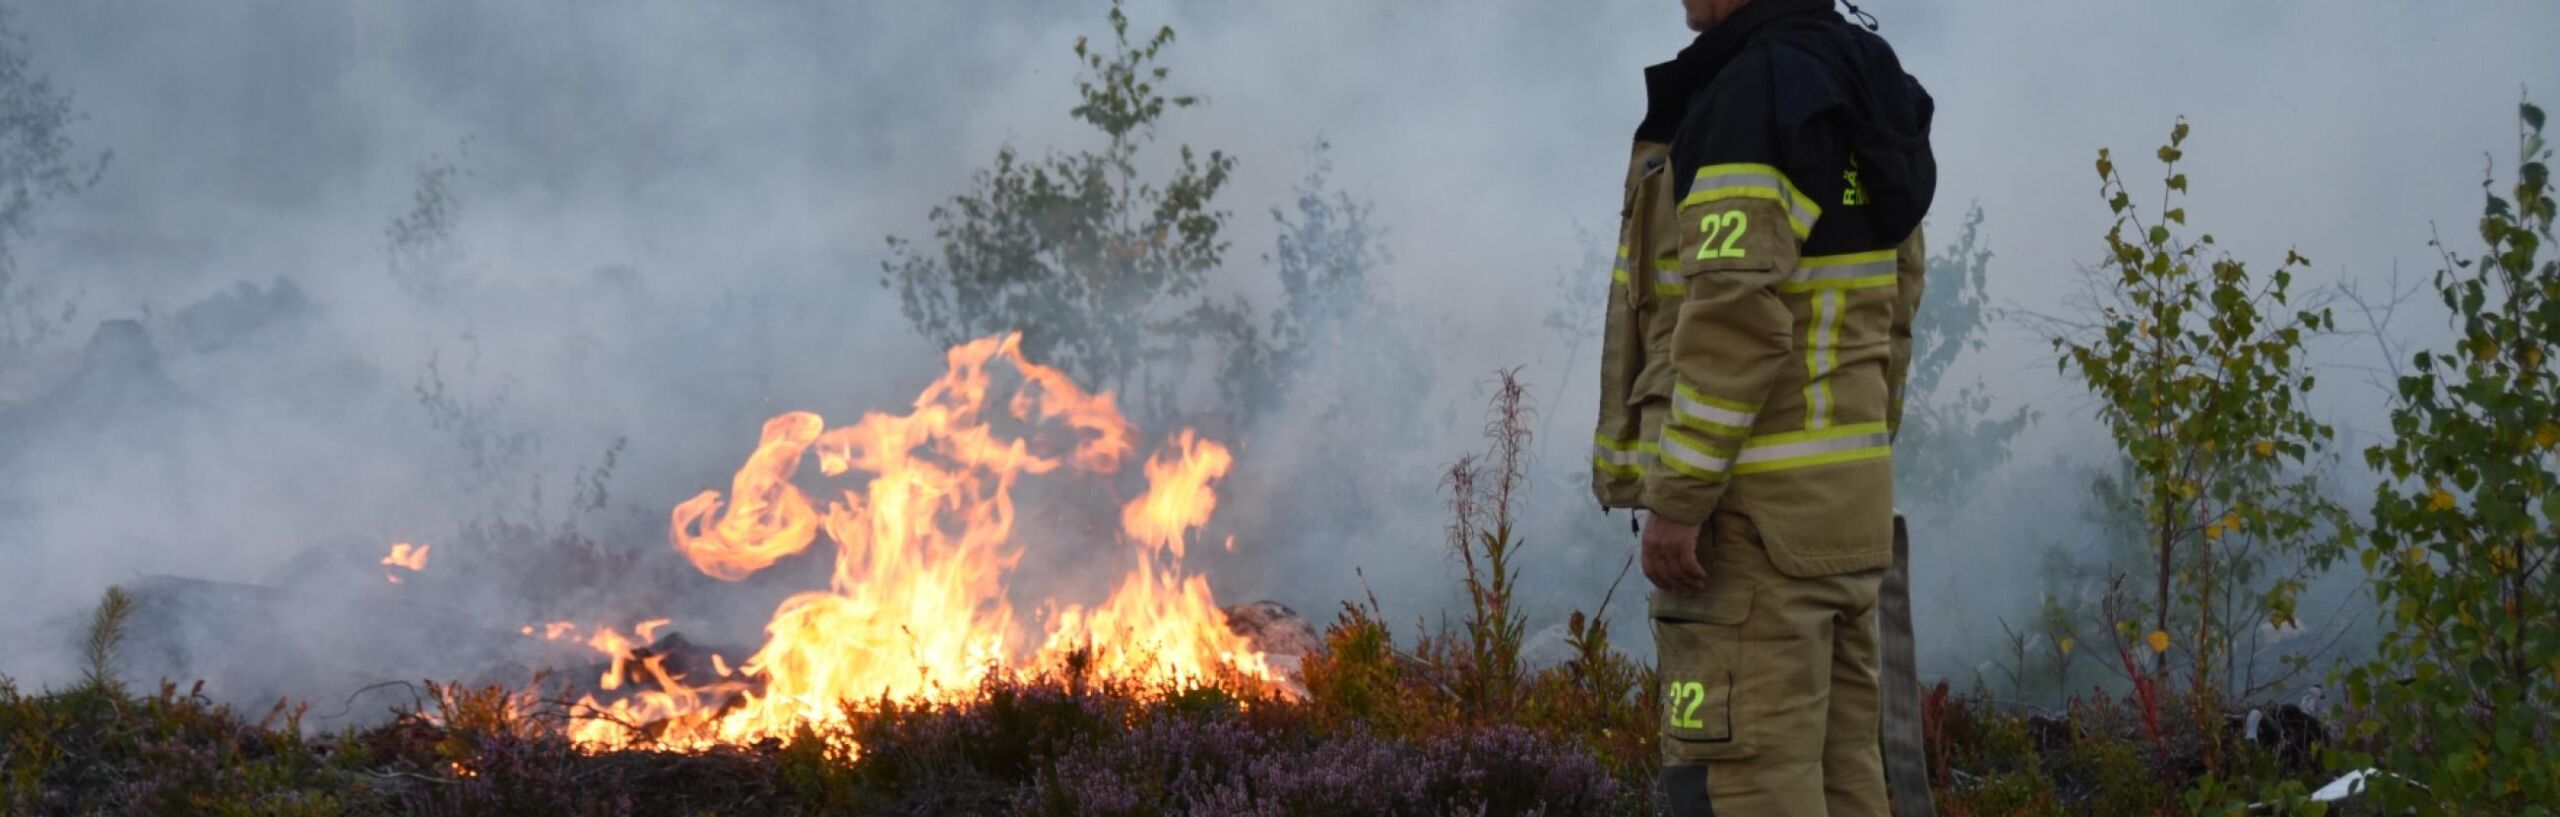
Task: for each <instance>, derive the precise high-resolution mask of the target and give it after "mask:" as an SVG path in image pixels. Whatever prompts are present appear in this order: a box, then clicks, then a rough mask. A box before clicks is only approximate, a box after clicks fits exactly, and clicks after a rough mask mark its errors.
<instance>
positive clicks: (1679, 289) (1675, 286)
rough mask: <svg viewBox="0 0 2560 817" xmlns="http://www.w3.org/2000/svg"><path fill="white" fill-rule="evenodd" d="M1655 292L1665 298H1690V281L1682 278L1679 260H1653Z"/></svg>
mask: <svg viewBox="0 0 2560 817" xmlns="http://www.w3.org/2000/svg"><path fill="white" fill-rule="evenodd" d="M1653 291H1654V294H1657V295H1661V296H1663V297H1665V298H1685V297H1688V295H1689V280H1688V279H1686V278H1682V277H1680V260H1679V259H1678V258H1656V259H1653Z"/></svg>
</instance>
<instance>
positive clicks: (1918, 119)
mask: <svg viewBox="0 0 2560 817" xmlns="http://www.w3.org/2000/svg"><path fill="white" fill-rule="evenodd" d="M1763 2H1765V0H1763ZM1754 5H1757V3H1754ZM1746 8H1747V7H1746ZM1822 16H1824V17H1829V18H1831V20H1830V22H1829V23H1823V22H1817V21H1807V22H1805V23H1796V22H1794V21H1792V20H1791V21H1789V23H1788V24H1787V25H1784V26H1783V27H1773V28H1772V29H1771V30H1770V32H1769V33H1770V35H1771V36H1772V37H1773V38H1784V39H1785V40H1786V41H1787V43H1788V44H1791V45H1800V46H1801V47H1802V50H1803V51H1804V52H1805V53H1807V54H1808V55H1810V56H1812V57H1814V58H1815V59H1818V60H1821V61H1822V62H1823V63H1824V64H1825V65H1827V66H1828V67H1829V68H1830V69H1831V70H1830V71H1829V72H1828V73H1829V74H1830V80H1831V81H1830V82H1828V83H1822V84H1825V85H1828V86H1830V87H1827V88H1814V87H1810V86H1811V85H1813V84H1812V83H1806V84H1805V85H1806V86H1807V87H1806V88H1805V91H1806V92H1808V93H1810V94H1818V96H1817V97H1816V98H1810V99H1799V100H1794V102H1796V103H1797V104H1796V105H1789V104H1787V103H1786V102H1781V104H1780V108H1781V110H1785V109H1787V108H1790V107H1794V108H1795V109H1796V111H1798V112H1800V115H1799V117H1797V118H1796V121H1795V122H1791V123H1788V124H1791V125H1800V124H1802V123H1804V122H1809V121H1812V120H1813V119H1815V118H1821V119H1827V120H1828V122H1827V123H1826V124H1828V125H1829V126H1830V127H1832V128H1833V129H1834V130H1833V132H1835V133H1838V134H1840V135H1842V136H1843V137H1845V138H1846V139H1847V140H1848V141H1849V147H1850V151H1851V153H1852V155H1855V156H1856V157H1857V161H1858V167H1859V178H1860V179H1861V180H1863V181H1864V182H1865V184H1866V188H1867V194H1868V195H1869V197H1870V201H1869V204H1870V205H1871V206H1872V207H1874V208H1875V211H1874V216H1875V218H1876V221H1877V225H1878V226H1879V227H1881V228H1883V229H1885V230H1887V231H1889V232H1890V233H1891V234H1893V235H1903V234H1907V233H1909V232H1910V231H1911V230H1912V228H1915V227H1918V226H1920V218H1921V217H1922V216H1924V215H1926V214H1927V213H1928V212H1929V203H1930V200H1931V199H1932V198H1934V197H1935V196H1936V195H1937V191H1938V160H1937V157H1936V155H1935V154H1933V153H1931V152H1930V150H1929V120H1930V118H1931V117H1932V116H1934V115H1935V114H1936V112H1937V103H1936V102H1935V101H1934V100H1931V99H1930V98H1929V92H1928V90H1927V89H1924V88H1922V87H1920V81H1919V80H1917V79H1913V78H1912V76H1911V75H1910V74H1908V73H1905V72H1904V71H1903V70H1902V60H1900V59H1899V58H1896V57H1895V56H1894V54H1893V48H1892V47H1891V46H1888V45H1886V44H1885V41H1884V38H1882V37H1878V36H1876V35H1875V34H1874V33H1873V32H1869V31H1867V30H1865V29H1862V28H1858V27H1856V26H1854V25H1850V24H1849V23H1848V22H1847V21H1845V20H1840V19H1839V18H1838V16H1837V15H1822ZM1799 106H1800V107H1799Z"/></svg>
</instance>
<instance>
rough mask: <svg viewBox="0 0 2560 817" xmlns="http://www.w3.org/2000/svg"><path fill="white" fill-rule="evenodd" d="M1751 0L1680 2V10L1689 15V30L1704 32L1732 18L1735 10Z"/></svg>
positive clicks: (1682, 0) (1687, 0)
mask: <svg viewBox="0 0 2560 817" xmlns="http://www.w3.org/2000/svg"><path fill="white" fill-rule="evenodd" d="M1749 2H1751V0H1680V9H1681V10H1682V11H1685V12H1688V13H1689V30H1690V31H1705V30H1707V27H1708V26H1712V25H1715V24H1716V23H1719V22H1723V21H1724V18H1726V17H1731V16H1733V12H1734V10H1735V9H1739V8H1742V4H1744V3H1749Z"/></svg>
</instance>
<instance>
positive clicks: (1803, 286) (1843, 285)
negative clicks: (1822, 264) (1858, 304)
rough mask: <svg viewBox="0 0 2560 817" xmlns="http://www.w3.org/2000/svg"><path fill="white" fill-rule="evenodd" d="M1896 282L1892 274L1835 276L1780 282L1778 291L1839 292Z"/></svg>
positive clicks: (1875, 287)
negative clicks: (1855, 276)
mask: <svg viewBox="0 0 2560 817" xmlns="http://www.w3.org/2000/svg"><path fill="white" fill-rule="evenodd" d="M1895 283H1896V279H1895V278H1894V277H1893V276H1891V275H1876V276H1870V277H1866V278H1833V279H1828V280H1821V281H1803V282H1797V281H1788V282H1785V283H1781V284H1779V285H1778V291H1779V292H1783V293H1787V294H1789V295H1801V294H1804V293H1807V292H1839V291H1843V290H1851V289H1878V288H1882V287H1889V286H1893V285H1894V284H1895Z"/></svg>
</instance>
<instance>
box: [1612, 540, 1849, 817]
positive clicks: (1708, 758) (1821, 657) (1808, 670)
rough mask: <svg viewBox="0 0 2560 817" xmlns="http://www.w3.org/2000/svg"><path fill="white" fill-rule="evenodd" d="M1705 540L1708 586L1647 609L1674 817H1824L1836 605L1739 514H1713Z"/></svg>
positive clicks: (1660, 597)
mask: <svg viewBox="0 0 2560 817" xmlns="http://www.w3.org/2000/svg"><path fill="white" fill-rule="evenodd" d="M1705 538H1706V539H1707V543H1706V546H1705V548H1704V550H1703V551H1702V552H1701V553H1700V556H1701V558H1702V560H1703V561H1704V562H1705V563H1706V565H1707V589H1706V590H1705V591H1704V592H1701V593H1694V594H1692V593H1672V592H1667V591H1656V592H1655V593H1654V596H1653V599H1652V604H1651V611H1652V613H1653V624H1654V643H1655V644H1656V645H1657V650H1658V652H1659V656H1658V662H1657V663H1658V666H1659V667H1660V669H1661V678H1662V689H1661V693H1662V701H1663V711H1662V712H1661V715H1660V717H1661V723H1662V760H1663V766H1664V772H1663V781H1664V788H1665V794H1666V796H1669V797H1674V798H1676V799H1675V802H1673V803H1671V806H1672V810H1671V813H1672V814H1674V815H1701V814H1716V815H1723V817H1763V815H1766V816H1767V817H1797V816H1798V815H1804V816H1805V817H1825V813H1826V812H1825V809H1826V806H1825V804H1824V800H1823V791H1822V771H1823V769H1822V767H1823V748H1824V741H1823V730H1824V728H1825V724H1826V721H1827V720H1828V718H1829V707H1828V706H1827V704H1826V703H1825V698H1826V696H1827V692H1828V686H1829V684H1830V678H1831V645H1832V638H1833V636H1832V629H1833V627H1832V620H1833V618H1834V617H1835V615H1834V611H1835V609H1836V608H1834V607H1833V606H1832V605H1831V604H1828V603H1825V602H1824V600H1823V599H1822V598H1821V596H1824V595H1836V593H1834V594H1825V593H1822V592H1820V591H1821V589H1822V587H1823V585H1824V584H1825V582H1824V581H1823V580H1812V581H1806V580H1798V579H1790V578H1787V577H1786V576H1784V575H1781V574H1779V573H1778V572H1777V570H1776V568H1775V567H1773V566H1772V565H1771V564H1770V563H1769V557H1768V553H1767V552H1766V551H1765V550H1763V549H1762V547H1761V544H1760V542H1759V538H1758V535H1757V533H1756V532H1755V531H1753V530H1752V529H1751V527H1750V525H1749V523H1748V522H1747V521H1746V520H1744V519H1742V518H1741V517H1739V516H1732V515H1728V514H1719V515H1717V517H1716V519H1715V520H1713V522H1712V523H1711V524H1710V525H1709V526H1708V528H1707V531H1706V533H1705ZM1807 591H1814V592H1813V594H1812V595H1811V596H1808V595H1807ZM1700 777H1703V778H1704V780H1703V781H1700V780H1699V779H1698V778H1700ZM1699 789H1704V793H1705V795H1706V797H1705V798H1704V802H1701V801H1700V800H1699V799H1698V798H1696V797H1695V795H1696V793H1697V792H1698V790H1699Z"/></svg>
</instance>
